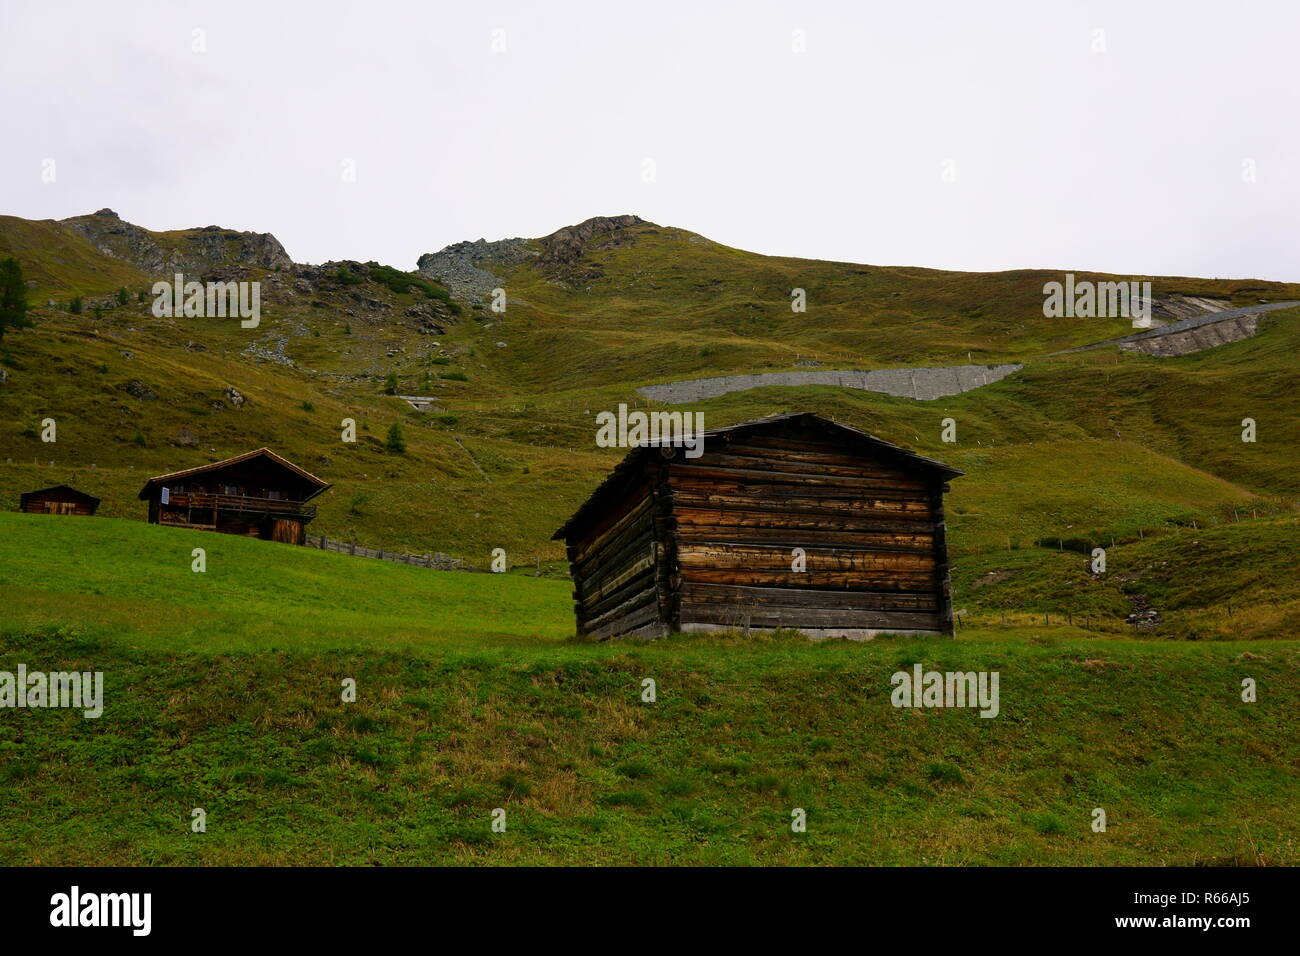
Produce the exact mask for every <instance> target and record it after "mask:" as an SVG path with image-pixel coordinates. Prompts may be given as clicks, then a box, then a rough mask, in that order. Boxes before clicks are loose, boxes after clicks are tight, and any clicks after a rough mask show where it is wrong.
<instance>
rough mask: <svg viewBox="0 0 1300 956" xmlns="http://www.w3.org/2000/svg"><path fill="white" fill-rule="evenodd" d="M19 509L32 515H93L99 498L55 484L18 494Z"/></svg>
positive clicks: (97, 506)
mask: <svg viewBox="0 0 1300 956" xmlns="http://www.w3.org/2000/svg"><path fill="white" fill-rule="evenodd" d="M18 502H19V503H18V510H19V511H24V512H26V513H27V514H32V515H93V514H94V513H95V511H96V510H97V509H98V508H99V499H98V498H96V497H95V496H94V495H88V494H86V493H85V492H84V491H78V490H77V489H76V488H70V487H69V486H67V485H55V486H54V487H53V488H42V489H40V490H39V491H26V492H23V494H21V495H19V496H18Z"/></svg>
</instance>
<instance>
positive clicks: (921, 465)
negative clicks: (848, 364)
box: [551, 412, 964, 541]
mask: <svg viewBox="0 0 1300 956" xmlns="http://www.w3.org/2000/svg"><path fill="white" fill-rule="evenodd" d="M795 422H798V423H799V424H802V425H805V426H807V427H810V428H820V429H822V430H825V431H829V432H832V433H834V434H836V436H837V437H840V438H842V439H843V441H844V443H845V444H849V445H857V446H859V447H864V448H869V449H870V450H871V451H873V452H875V453H877V454H880V455H882V456H883V457H885V458H887V459H890V460H893V461H896V462H898V463H899V464H900V465H902V466H903V467H905V468H910V469H912V470H915V471H920V472H926V473H930V474H933V475H934V476H936V477H940V478H942V479H943V480H947V479H949V478H958V477H960V476H961V475H963V474H964V472H962V471H959V470H957V469H956V468H953V467H952V466H951V465H945V464H944V463H943V462H941V461H937V460H936V459H934V458H927V457H926V456H924V455H918V454H917V453H916V452H914V451H912V450H911V449H909V448H904V447H903V446H902V445H895V444H894V443H893V442H888V441H885V440H884V439H883V438H877V437H876V436H875V435H872V434H870V433H868V432H864V431H862V430H861V429H859V428H854V427H853V426H851V425H845V424H843V423H841V422H837V421H832V420H831V419H829V418H823V417H822V416H821V415H817V414H814V413H813V412H785V413H782V414H779V415H768V416H767V417H766V418H756V419H753V420H752V421H747V422H739V423H737V424H735V425H728V426H727V427H725V428H715V429H712V430H710V431H706V432H705V433H704V447H705V450H706V451H707V450H708V444H709V440H710V439H716V438H722V439H723V440H724V441H730V440H731V439H732V438H739V437H743V436H744V435H748V434H751V433H754V432H761V431H767V430H771V429H773V428H775V427H778V426H780V425H784V424H787V423H795ZM659 444H662V443H661V442H650V443H647V444H645V445H639V446H637V447H635V448H633V449H632V450H631V451H629V452H628V453H627V455H626V456H625V457H624V458H623V460H622V461H620V462H619V463H618V464H617V465H615V466H614V470H613V471H612V472H610V474H609V475H608V477H606V478H605V480H604V481H603V482H601V483H600V485H599V486H597V488H596V490H595V491H593V492H592V493H591V497H589V498H588V499H587V500H586V501H585V502H583V504H582V505H581V506H580V507H579V508H578V510H577V511H575V512H574V513H573V516H572V517H570V518H569V520H568V521H566V522H565V523H564V524H563V525H562V526H561V527H560V529H559V530H558V531H556V532H555V534H553V535H551V540H552V541H562V540H564V538H565V537H567V535H568V533H569V531H570V529H572V528H573V527H575V526H576V525H578V524H580V523H581V522H582V521H584V520H585V519H586V518H587V517H589V516H590V515H592V514H595V513H596V512H597V511H599V509H600V508H601V507H602V506H603V505H604V504H605V502H606V500H607V499H608V498H609V497H610V496H611V495H613V494H614V493H615V492H616V491H617V490H618V489H620V488H622V487H624V486H625V484H626V483H627V482H629V481H631V480H632V479H633V478H634V477H635V476H636V475H637V474H638V473H639V472H638V470H637V466H638V465H640V463H641V462H642V460H643V459H644V458H645V457H646V456H647V455H648V454H649V453H650V452H651V450H652V449H654V448H656V447H658V445H659Z"/></svg>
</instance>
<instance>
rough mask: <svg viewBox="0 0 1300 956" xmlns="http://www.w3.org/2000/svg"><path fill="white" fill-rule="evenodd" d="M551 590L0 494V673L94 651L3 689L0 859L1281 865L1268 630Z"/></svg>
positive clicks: (1288, 688) (1283, 659)
mask: <svg viewBox="0 0 1300 956" xmlns="http://www.w3.org/2000/svg"><path fill="white" fill-rule="evenodd" d="M1262 525H1264V523H1263V522H1261V526H1262ZM1239 530H1240V529H1237V528H1228V529H1224V532H1223V533H1228V534H1231V533H1233V532H1236V531H1239ZM194 547H202V548H204V549H205V551H206V561H207V570H206V571H205V572H202V573H197V572H195V571H193V570H191V562H192V560H193V558H192V549H193V548H194ZM1016 556H1017V557H1019V555H1016ZM1075 557H1076V558H1078V557H1079V556H1077V555H1076V556H1075ZM980 567H982V566H980ZM1034 567H1035V566H1033V565H1030V566H1029V567H1028V568H1026V570H1025V572H1024V574H1025V575H1026V577H1023V578H1021V579H1018V578H1017V577H1016V576H1014V575H1013V576H1011V577H1009V578H1007V579H1005V580H1004V581H1003V582H1002V584H1001V585H1000V586H1001V587H1011V586H1012V583H1013V582H1015V586H1016V587H1018V588H1020V589H1021V590H1022V591H1023V592H1024V593H1023V594H1022V595H1021V596H1019V597H1018V598H1017V603H1018V604H1019V605H1022V606H1030V605H1032V604H1033V603H1034V602H1035V601H1050V600H1051V598H1052V597H1053V595H1052V593H1051V591H1050V589H1048V588H1047V587H1046V585H1045V584H1044V582H1045V581H1050V580H1052V579H1051V577H1050V576H1046V575H1042V574H1041V573H1040V572H1037V571H1035V570H1034ZM976 570H977V568H975V567H972V568H971V572H972V573H974V572H975V571H976ZM1034 575H1039V576H1038V577H1037V578H1035V577H1033V576H1034ZM1171 586H1177V583H1176V582H1174V583H1172V584H1171ZM989 587H997V585H990V586H989ZM1287 587H1292V588H1293V587H1294V583H1293V582H1292V583H1290V584H1288V585H1287ZM568 590H569V586H568V584H567V582H559V581H554V580H546V579H538V578H536V577H531V576H528V575H525V574H519V573H508V574H487V573H477V574H476V573H468V572H438V571H430V570H427V569H421V568H415V567H408V566H405V565H397V564H390V563H387V562H382V561H377V560H373V559H362V558H353V557H350V556H347V555H337V554H332V553H327V552H319V551H314V550H311V549H306V548H293V547H290V546H286V545H276V544H270V543H267V542H260V541H254V540H245V539H243V538H237V537H230V536H223V535H215V534H211V533H204V532H197V531H184V530H179V529H171V528H158V527H153V526H148V525H142V524H140V523H137V522H128V521H121V520H113V519H98V518H68V519H57V518H55V519H51V518H45V517H41V516H24V515H0V670H9V671H14V670H16V668H17V666H18V664H20V663H22V664H25V665H26V666H27V668H28V669H29V670H35V669H43V670H47V671H54V670H71V669H76V670H80V671H102V672H103V674H104V681H105V690H104V711H103V715H102V716H101V717H99V718H98V719H86V718H84V717H82V715H81V713H80V712H78V711H68V710H52V709H51V710H10V711H7V712H5V713H4V719H3V720H0V786H3V791H4V793H5V795H6V797H7V799H6V800H5V801H4V802H3V804H0V862H4V863H7V864H71V865H86V864H125V865H182V864H206V865H232V864H326V865H334V864H338V865H375V864H412V865H419V864H487V865H493V864H502V865H504V864H611V865H613V864H740V865H748V864H782V865H784V864H846V865H848V864H881V865H894V864H899V865H902V864H908V865H914V864H921V865H958V864H1017V865H1046V864H1064V865H1075V864H1105V865H1126V864H1139V863H1145V864H1152V863H1154V864H1192V865H1228V864H1231V865H1256V864H1264V865H1268V864H1291V865H1294V864H1296V863H1297V862H1300V846H1298V844H1297V810H1296V807H1297V806H1300V775H1297V773H1296V771H1297V769H1300V741H1298V740H1297V736H1296V734H1295V733H1294V728H1293V726H1292V722H1293V717H1294V713H1295V708H1296V705H1297V702H1298V701H1300V644H1297V643H1296V642H1295V641H1278V640H1269V639H1261V640H1254V641H1249V642H1244V641H1224V640H1219V641H1189V640H1181V641H1179V640H1160V639H1152V640H1135V639H1133V637H1132V636H1131V635H1121V634H1113V633H1102V632H1098V633H1092V632H1089V631H1087V630H1085V629H1083V628H1082V627H1079V626H1067V625H1066V624H1065V623H1064V621H1060V620H1057V621H1056V622H1054V623H1053V624H1052V625H1050V626H1039V625H1036V624H1034V623H1032V622H1029V621H1021V622H1020V623H1012V624H1008V625H1006V626H1001V625H998V624H988V625H984V626H978V627H967V628H964V629H963V630H962V631H961V632H959V635H958V638H957V639H956V640H939V639H930V640H915V639H910V640H905V639H891V638H880V639H877V640H876V641H873V642H870V643H866V644H860V643H853V642H847V641H829V642H823V643H813V642H810V641H807V640H806V639H803V638H802V637H800V636H799V635H797V634H776V635H741V634H734V635H721V636H717V637H709V638H700V637H689V638H687V637H677V638H670V639H667V640H664V641H659V642H653V643H648V644H643V643H624V642H614V643H606V644H587V643H579V642H576V641H574V640H572V639H570V638H569V637H568V635H569V634H571V633H572V627H571V618H570V614H571V610H570V599H569V596H568ZM985 590H987V589H985ZM1098 603H1099V604H1104V599H1100V598H1099V599H1098ZM56 622H57V623H56ZM916 663H920V664H922V665H924V666H925V668H926V669H937V670H941V671H948V670H961V671H968V670H977V671H978V670H984V671H997V672H998V673H999V675H1000V707H999V710H1000V712H999V714H998V716H997V717H995V718H992V719H986V718H982V717H980V716H979V713H978V712H977V711H976V710H973V709H948V710H944V709H917V708H906V709H905V708H898V707H894V706H892V705H891V702H890V697H891V683H890V677H891V675H892V674H893V673H894V672H895V671H897V670H907V671H910V670H911V668H912V666H913V665H914V664H916ZM349 678H350V679H352V680H353V681H355V686H356V700H355V702H347V703H345V702H344V701H343V699H342V696H343V688H344V683H343V682H344V681H345V680H346V679H349ZM647 678H648V679H651V680H653V681H654V682H655V683H654V686H655V700H654V702H647V701H645V700H644V699H643V693H644V689H645V684H644V682H645V680H646V679H647ZM1245 678H1250V679H1252V680H1253V681H1255V682H1256V686H1257V688H1258V690H1257V694H1258V699H1257V700H1256V701H1255V702H1253V703H1244V702H1243V701H1242V697H1241V694H1242V681H1243V679H1245ZM196 808H199V809H202V810H203V811H204V812H205V814H206V818H205V819H206V832H203V833H195V832H192V831H191V820H192V811H193V810H194V809H196ZM1096 808H1101V809H1102V810H1103V811H1104V812H1105V814H1106V819H1107V829H1106V831H1105V832H1104V833H1100V832H1094V831H1093V829H1092V824H1093V819H1094V817H1093V813H1094V810H1095V809H1096ZM795 809H802V810H803V811H804V812H805V815H806V820H807V829H806V832H801V833H796V832H793V831H792V829H791V820H792V817H791V814H792V812H793V811H794V810H795ZM496 810H503V811H504V812H505V820H506V830H505V832H503V833H497V832H493V830H492V828H491V822H492V814H493V812H494V811H496Z"/></svg>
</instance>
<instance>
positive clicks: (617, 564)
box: [568, 466, 667, 639]
mask: <svg viewBox="0 0 1300 956" xmlns="http://www.w3.org/2000/svg"><path fill="white" fill-rule="evenodd" d="M657 470H658V469H657V466H656V467H655V469H654V470H652V471H651V472H650V473H648V474H647V475H646V476H645V479H644V480H642V481H638V482H636V483H634V484H632V485H631V486H630V487H628V488H627V489H625V491H624V493H623V495H622V497H621V498H620V499H619V501H618V504H617V505H616V506H614V507H611V508H610V509H608V510H607V511H606V512H605V513H604V514H602V515H601V516H600V519H599V520H598V521H596V522H595V523H594V524H593V525H592V527H590V528H588V529H585V530H584V531H583V532H582V533H581V534H580V535H575V536H573V537H571V538H570V540H569V547H568V552H569V566H570V569H571V571H572V574H573V582H574V590H573V599H574V611H575V613H576V615H577V620H578V633H579V634H585V635H589V636H591V637H594V638H597V639H600V638H605V637H612V636H616V635H624V634H642V635H646V636H658V635H662V634H664V633H666V630H667V628H666V627H665V626H664V625H663V619H662V617H661V613H660V598H661V590H660V587H659V583H660V581H659V574H658V571H659V566H658V563H657V562H656V557H657V555H658V553H659V552H658V550H657V541H656V517H657V516H658V517H660V524H661V523H662V511H663V508H664V502H663V499H662V496H661V495H660V494H659V493H658V492H657V490H656V486H657V484H658V482H657V481H656V480H655V478H656V475H657Z"/></svg>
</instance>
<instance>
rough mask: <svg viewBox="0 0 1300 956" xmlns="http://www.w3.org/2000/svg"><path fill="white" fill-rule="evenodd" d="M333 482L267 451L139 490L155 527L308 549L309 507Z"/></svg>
mask: <svg viewBox="0 0 1300 956" xmlns="http://www.w3.org/2000/svg"><path fill="white" fill-rule="evenodd" d="M329 487H330V485H329V483H328V482H325V481H322V480H321V479H319V478H317V477H316V476H315V475H313V474H310V473H308V472H306V471H303V470H302V469H301V468H299V467H298V466H297V465H295V464H293V463H292V462H290V461H288V460H286V459H284V458H281V457H280V456H279V455H277V454H276V453H275V452H273V451H271V450H270V449H268V448H259V449H257V450H256V451H250V452H246V453H245V454H242V455H236V456H235V457H234V458H227V459H226V460H225V461H218V462H213V463H212V464H210V465H200V466H198V467H197V468H187V469H185V470H184V471H174V472H172V473H171V474H169V475H159V476H157V477H156V478H150V479H149V480H148V481H147V482H146V483H145V486H144V487H143V488H141V489H140V500H141V501H148V502H149V522H150V523H151V524H165V525H175V526H178V527H182V528H203V529H206V530H208V531H220V532H223V533H225V534H242V535H246V536H248V537H252V538H262V539H264V540H268V541H283V542H285V543H287V544H304V543H305V542H306V540H307V533H306V531H305V530H304V529H305V528H306V526H307V524H308V522H310V521H311V520H312V518H314V517H316V506H315V505H309V504H308V503H307V502H309V501H311V500H312V499H313V498H315V497H316V496H317V495H319V494H320V493H321V492H322V491H325V490H326V489H327V488H329Z"/></svg>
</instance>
